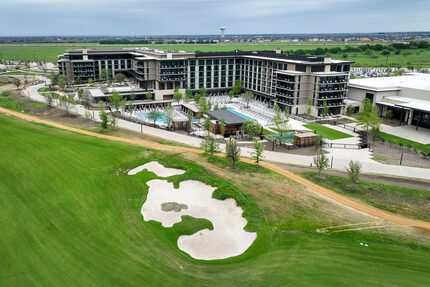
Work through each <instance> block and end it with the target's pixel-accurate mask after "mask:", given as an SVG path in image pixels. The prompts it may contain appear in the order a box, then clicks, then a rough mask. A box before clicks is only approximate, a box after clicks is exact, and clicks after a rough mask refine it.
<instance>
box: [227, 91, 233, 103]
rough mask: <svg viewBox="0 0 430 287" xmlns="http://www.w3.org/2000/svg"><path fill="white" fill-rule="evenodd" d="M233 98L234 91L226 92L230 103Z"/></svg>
mask: <svg viewBox="0 0 430 287" xmlns="http://www.w3.org/2000/svg"><path fill="white" fill-rule="evenodd" d="M233 97H234V91H233V90H230V91H228V98H229V99H230V101H231V100H232V99H233Z"/></svg>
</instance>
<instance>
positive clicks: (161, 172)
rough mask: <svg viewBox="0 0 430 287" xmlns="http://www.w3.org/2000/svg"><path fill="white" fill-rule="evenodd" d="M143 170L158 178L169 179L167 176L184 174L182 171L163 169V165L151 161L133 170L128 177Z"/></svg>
mask: <svg viewBox="0 0 430 287" xmlns="http://www.w3.org/2000/svg"><path fill="white" fill-rule="evenodd" d="M145 169H147V170H148V171H151V172H153V173H155V174H156V175H158V176H160V177H169V176H174V175H180V174H184V173H185V171H184V170H181V169H176V168H168V167H164V166H163V165H161V164H159V163H158V162H156V161H151V162H148V163H145V164H144V165H141V166H138V167H136V168H133V169H132V170H130V171H129V172H128V175H135V174H137V173H139V172H141V171H142V170H145Z"/></svg>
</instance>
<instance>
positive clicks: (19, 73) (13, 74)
mask: <svg viewBox="0 0 430 287" xmlns="http://www.w3.org/2000/svg"><path fill="white" fill-rule="evenodd" d="M38 75H43V76H50V75H51V74H50V73H44V72H27V71H8V72H4V73H0V76H38Z"/></svg>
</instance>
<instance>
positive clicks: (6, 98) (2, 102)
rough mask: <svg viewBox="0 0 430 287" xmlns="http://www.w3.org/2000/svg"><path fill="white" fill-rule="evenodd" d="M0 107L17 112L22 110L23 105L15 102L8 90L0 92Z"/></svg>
mask: <svg viewBox="0 0 430 287" xmlns="http://www.w3.org/2000/svg"><path fill="white" fill-rule="evenodd" d="M0 107H2V108H6V109H10V110H14V111H17V112H22V111H24V110H25V109H24V107H23V106H21V105H20V104H19V103H17V102H16V101H15V100H14V99H13V98H12V97H11V96H10V94H9V93H8V92H2V93H0Z"/></svg>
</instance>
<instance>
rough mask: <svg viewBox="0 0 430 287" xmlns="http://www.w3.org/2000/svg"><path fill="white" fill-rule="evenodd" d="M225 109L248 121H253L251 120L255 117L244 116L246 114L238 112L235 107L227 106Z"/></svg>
mask: <svg viewBox="0 0 430 287" xmlns="http://www.w3.org/2000/svg"><path fill="white" fill-rule="evenodd" d="M227 111H229V112H232V113H233V114H236V115H238V116H239V117H242V118H244V119H246V120H248V121H253V122H255V119H253V118H251V117H248V116H246V115H244V114H242V113H239V112H238V111H236V110H235V109H233V108H230V107H228V108H227Z"/></svg>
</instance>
